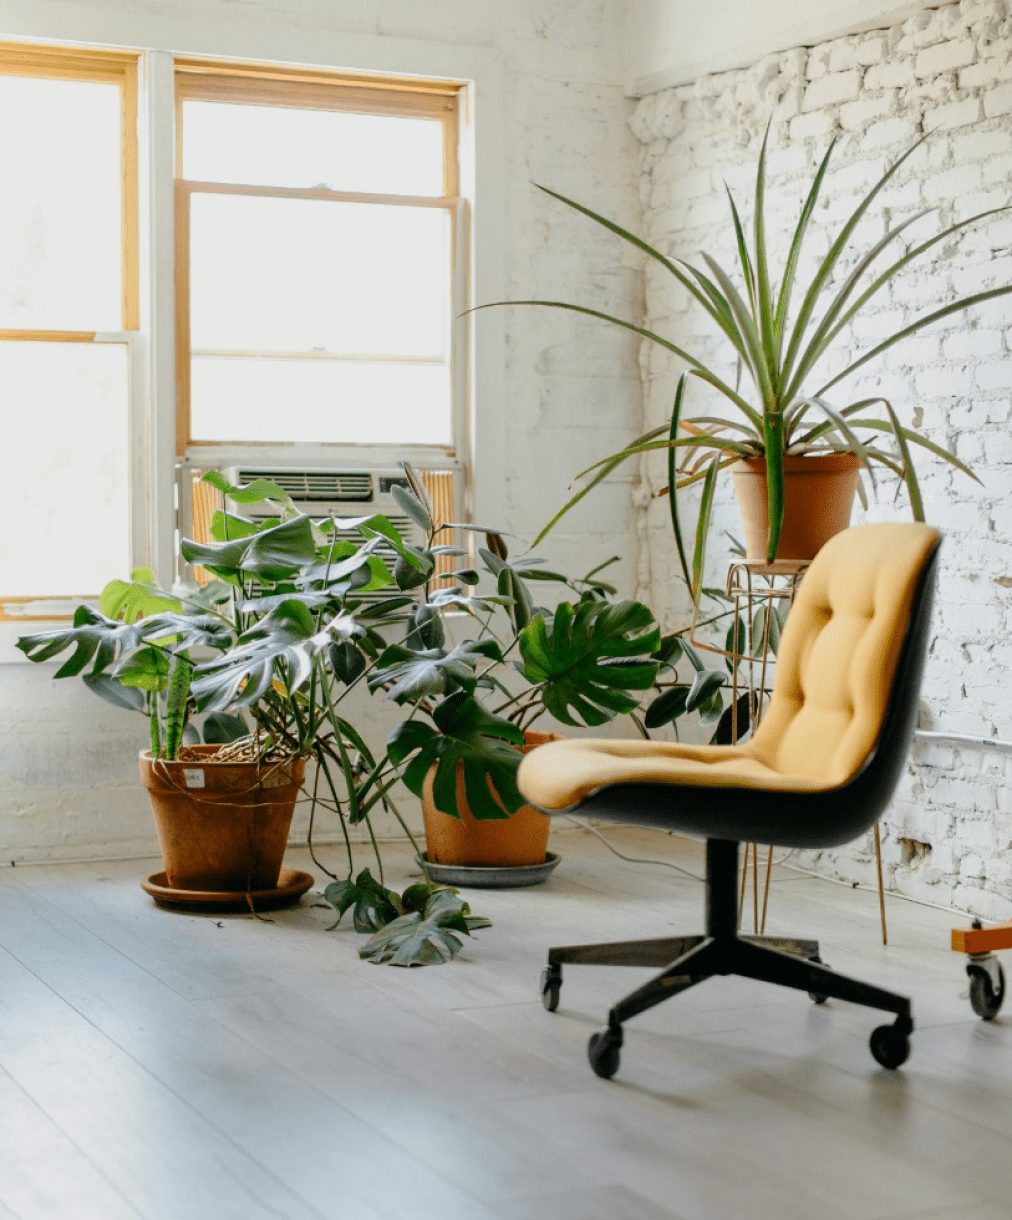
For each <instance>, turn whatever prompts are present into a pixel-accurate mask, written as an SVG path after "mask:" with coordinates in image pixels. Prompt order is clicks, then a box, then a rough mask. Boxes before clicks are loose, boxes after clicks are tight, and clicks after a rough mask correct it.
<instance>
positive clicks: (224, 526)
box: [211, 510, 257, 542]
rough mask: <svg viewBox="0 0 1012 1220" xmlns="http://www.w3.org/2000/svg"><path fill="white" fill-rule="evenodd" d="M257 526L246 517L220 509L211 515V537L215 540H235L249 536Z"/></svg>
mask: <svg viewBox="0 0 1012 1220" xmlns="http://www.w3.org/2000/svg"><path fill="white" fill-rule="evenodd" d="M256 532H257V527H256V525H255V524H254V523H253V522H252V521H247V519H246V518H245V517H237V516H235V514H234V513H226V512H222V511H221V510H218V511H217V512H215V513H213V514H212V516H211V537H212V538H213V539H214V540H215V542H234V541H235V539H236V538H249V537H250V535H251V534H255V533H256Z"/></svg>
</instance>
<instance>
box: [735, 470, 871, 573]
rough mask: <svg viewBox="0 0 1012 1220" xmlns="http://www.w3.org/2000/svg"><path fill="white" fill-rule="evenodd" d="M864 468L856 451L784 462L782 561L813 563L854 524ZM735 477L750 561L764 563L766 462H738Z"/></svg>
mask: <svg viewBox="0 0 1012 1220" xmlns="http://www.w3.org/2000/svg"><path fill="white" fill-rule="evenodd" d="M860 468H861V463H860V462H859V461H858V459H857V457H856V456H855V455H854V454H853V453H828V454H821V455H819V456H818V457H785V458H784V484H785V488H784V525H783V530H782V532H781V534H780V542H779V545H778V547H777V555H776V557H777V559H814V558H815V556H816V555H817V554H818V553H819V551H820V550H821V549H822V547H823V546H824V545H825V543H827V542H828V541H829V540H830V538H832V537H833V535H834V534H839V533H840V532H841V530H845V529H846V528H847V526H848V525H850V512H851V509H852V508H853V505H854V493H855V492H856V490H857V477H858V471H859V470H860ZM731 474H732V475H733V476H734V489H735V492H736V493H737V495H738V507H739V509H740V510H741V521H742V528H743V529H744V531H745V550H746V558H747V559H749V560H750V561H751V562H756V563H762V562H765V559H766V538H767V535H768V533H769V501H768V498H767V490H766V459H765V458H748V459H747V460H745V461H741V462H735V464H734V465H733V466H732V467H731Z"/></svg>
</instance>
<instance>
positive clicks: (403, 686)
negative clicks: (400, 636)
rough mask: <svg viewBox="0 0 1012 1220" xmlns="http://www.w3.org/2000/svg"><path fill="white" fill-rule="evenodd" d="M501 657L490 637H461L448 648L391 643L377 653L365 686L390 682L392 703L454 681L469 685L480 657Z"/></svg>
mask: <svg viewBox="0 0 1012 1220" xmlns="http://www.w3.org/2000/svg"><path fill="white" fill-rule="evenodd" d="M502 659H503V658H502V650H501V649H500V648H499V645H498V644H497V643H496V641H495V640H492V639H483V640H465V641H464V643H462V644H458V645H457V646H456V647H455V648H453V649H452V650H451V651H450V652H446V651H444V650H443V649H442V648H417V649H410V648H405V647H404V646H403V645H402V644H392V645H391V646H390V647H389V648H387V649H386V650H385V651H384V652H383V653H382V654H381V656H380V658H379V662H378V663H377V666H376V669H375V670H373V672H372V674H371V675H370V676H369V687H370V689H371V690H376V689H378V688H379V687H381V686H385V685H387V684H388V683H390V682H393V683H394V686H393V687H392V688H391V689H390V690H389V691H388V692H387V695H388V697H389V698H390V699H393V700H394V702H395V703H404V702H406V701H408V700H414V699H422V698H424V697H425V696H426V695H444V694H446V692H447V691H448V690H453V688H454V686H455V685H459V686H465V687H466V686H473V684H474V670H475V666H476V665H478V664H480V662H481V661H483V660H486V661H487V660H491V661H501V660H502Z"/></svg>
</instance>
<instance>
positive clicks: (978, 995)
mask: <svg viewBox="0 0 1012 1220" xmlns="http://www.w3.org/2000/svg"><path fill="white" fill-rule="evenodd" d="M966 973H967V974H968V975H969V976H970V1007H971V1008H972V1009H973V1011H974V1012H975V1013H976V1014H977V1016H978V1017H982V1018H983V1019H984V1020H985V1021H993V1020H994V1019H995V1017H996V1016H997V1015H998V1013H999V1012H1000V1011H1001V1006H1002V1004H1004V1002H1005V971H1004V970H1002V968H1001V966H1000V965H999V966H998V990H997V991H995V989H994V984H993V983H992V982H991V975H990V974H989V973H988V972H987V970H985V969H984V968H983V967H982V966H967V968H966Z"/></svg>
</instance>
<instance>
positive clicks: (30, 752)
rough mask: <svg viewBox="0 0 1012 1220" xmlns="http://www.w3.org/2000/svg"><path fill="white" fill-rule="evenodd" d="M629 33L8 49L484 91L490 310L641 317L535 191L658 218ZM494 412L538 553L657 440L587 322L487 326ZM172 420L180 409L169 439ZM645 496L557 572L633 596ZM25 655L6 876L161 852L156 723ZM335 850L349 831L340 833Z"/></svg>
mask: <svg viewBox="0 0 1012 1220" xmlns="http://www.w3.org/2000/svg"><path fill="white" fill-rule="evenodd" d="M622 16H623V11H622V5H621V3H620V0H572V2H569V3H558V2H557V0H556V2H553V0H433V2H427V3H425V4H418V3H415V2H413V0H285V2H284V3H280V2H279V3H271V2H269V0H253V2H242V3H239V2H236V0H182V2H178V3H173V4H171V5H166V4H163V3H160V2H159V0H104V2H103V0H95V2H86V3H81V2H78V0H0V38H4V37H6V38H12V37H13V38H22V39H29V40H30V39H42V40H45V39H50V40H60V41H68V42H85V43H94V44H98V45H109V46H128V47H137V48H145V49H156V50H160V51H174V52H180V53H188V54H201V55H218V56H223V57H229V58H249V59H254V60H274V61H283V62H290V63H308V64H314V65H318V66H323V67H335V68H351V69H371V70H374V71H381V72H384V71H386V72H407V73H412V72H413V73H417V74H422V75H437V76H447V77H452V78H456V79H467V80H474V81H475V82H476V91H475V95H476V113H475V116H474V119H475V127H476V132H477V150H476V152H477V155H476V176H477V188H476V198H475V211H474V224H475V239H476V249H475V262H476V280H475V299H476V301H477V302H479V303H480V302H483V301H492V300H500V299H503V298H520V297H530V296H536V295H546V296H555V297H559V298H562V299H573V300H583V301H587V302H589V303H591V304H596V305H598V306H601V307H604V308H607V309H611V310H614V311H616V312H622V313H624V314H627V315H628V314H632V315H634V316H635V315H636V314H637V312H638V311H639V310H640V308H641V273H640V270H639V267H638V264H637V263H636V262H635V260H630V259H629V258H628V256H627V255H626V254H625V252H624V251H622V250H621V249H620V248H619V247H618V246H617V245H616V244H615V243H612V242H609V241H607V240H604V239H603V238H602V237H601V236H599V235H597V234H595V233H593V232H589V231H588V227H587V225H586V223H585V222H584V223H581V222H580V221H579V219H578V218H577V217H575V216H573V215H571V214H569V213H567V212H566V210H565V209H563V208H562V207H560V206H559V205H558V204H556V203H554V202H552V201H551V200H549V199H547V198H546V197H545V196H543V195H542V194H541V193H540V192H538V191H536V190H535V189H534V188H533V187H532V186H531V185H530V183H531V180H532V179H533V180H536V181H539V182H544V183H546V184H547V185H550V186H553V187H555V188H557V189H559V190H561V191H563V192H564V193H567V194H571V195H574V196H576V197H578V198H580V199H581V200H584V201H586V202H587V203H589V204H590V205H591V206H593V207H596V208H599V209H600V210H602V211H606V212H610V213H614V214H616V215H623V216H629V215H635V214H636V213H637V212H638V194H637V165H636V147H635V141H634V140H633V139H632V138H631V136H630V134H629V131H628V127H627V123H626V120H627V118H628V116H629V114H630V112H631V103H629V102H627V101H626V99H625V97H624V92H623V88H622V83H621V81H622V66H621V56H620V48H621V25H622ZM474 406H475V428H476V437H477V462H476V474H477V506H476V511H477V514H478V517H479V519H482V520H485V519H487V520H488V521H489V522H490V523H492V524H500V523H501V524H502V525H504V526H505V527H506V528H507V529H509V530H512V531H513V532H514V533H515V535H516V537H517V544H518V545H520V544H521V543H522V542H524V541H525V540H529V539H530V538H531V537H532V536H533V535H534V534H535V533H536V532H537V530H538V529H539V528H540V526H541V525H542V524H543V523H544V522H545V520H546V519H547V518H548V516H549V515H550V514H551V512H552V511H553V510H554V509H555V508H557V507H558V505H559V504H560V503H561V502H562V501H563V499H564V498H565V495H566V485H567V483H568V481H569V479H570V478H571V477H572V475H573V474H574V473H575V472H576V471H577V470H578V469H580V468H581V467H582V466H584V465H586V464H587V463H588V462H590V461H591V460H593V459H594V458H596V457H598V456H601V455H602V454H603V453H607V452H608V451H610V450H611V449H613V448H615V447H617V446H618V445H619V444H620V443H621V442H622V441H624V440H625V439H626V438H627V437H628V436H629V435H633V434H635V433H636V431H637V430H638V427H639V412H640V406H641V391H640V385H639V376H638V367H637V359H636V351H635V348H634V346H633V345H632V344H631V343H629V342H627V341H625V340H623V339H622V338H621V337H616V336H614V335H611V334H610V333H602V330H601V329H600V328H594V327H592V326H590V325H589V324H588V325H581V324H580V323H579V322H577V321H574V319H573V318H571V317H569V316H566V317H565V318H559V317H556V316H554V315H550V314H548V313H546V312H544V311H534V310H523V309H518V308H514V309H511V310H508V311H507V310H499V311H486V312H484V313H481V314H479V315H478V318H477V321H476V394H475V404H474ZM166 410H167V404H166V402H165V399H164V397H162V398H161V399H160V400H159V419H160V420H161V421H162V423H163V424H164V420H165V418H166V415H165V412H166ZM629 478H630V476H628V475H627V476H626V477H625V481H622V480H616V481H615V482H614V483H613V484H612V485H611V486H610V487H607V488H602V489H601V491H602V494H600V495H599V496H598V497H597V498H596V500H595V502H594V503H593V504H592V505H590V506H589V507H588V509H587V510H586V511H585V512H582V513H579V514H574V515H573V517H572V519H571V521H570V522H569V523H568V524H567V526H566V528H565V529H562V530H560V531H558V533H557V534H556V535H555V536H553V539H552V540H551V544H550V545H548V546H546V547H545V548H543V549H542V553H543V554H544V555H545V557H546V559H548V560H549V561H550V562H552V564H553V566H554V565H560V566H561V565H565V568H566V570H572V571H574V572H578V571H579V570H581V569H583V570H585V569H586V568H587V567H590V566H591V565H592V564H593V563H595V562H597V561H598V560H600V559H603V558H606V557H607V556H609V555H611V554H614V553H619V554H621V555H622V556H623V560H624V563H623V569H622V575H621V577H620V579H621V580H622V581H623V582H624V583H625V584H626V586H627V587H628V591H630V592H631V583H632V574H633V573H634V572H635V570H636V566H637V556H636V554H635V553H634V552H635V534H634V532H633V510H632V505H631V499H630V487H629ZM108 575H109V576H113V575H122V574H119V573H109V574H108ZM12 634H13V633H12V632H10V631H9V630H6V632H5V634H4V635H3V637H2V638H0V860H7V859H17V860H36V859H69V858H75V857H88V856H92V857H98V856H108V855H127V854H132V853H136V852H138V851H142V850H143V851H149V850H153V849H154V835H153V832H152V830H151V829H150V823H149V815H148V814H147V810H146V806H145V800H144V796H143V793H142V791H141V790H140V788H139V785H137V782H136V769H137V762H136V755H137V751H138V749H139V748H141V747H142V746H143V745H144V741H143V732H144V728H145V722H144V721H142V720H141V719H140V718H137V719H134V718H133V717H131V716H130V715H129V714H128V713H125V712H124V713H118V712H117V711H115V710H114V709H112V708H108V707H106V706H105V705H103V704H101V703H100V702H99V701H98V700H96V699H94V698H93V697H91V696H89V695H88V693H87V692H86V691H85V690H84V689H83V688H82V687H81V686H80V684H79V683H74V682H62V683H60V684H59V685H55V686H54V684H53V683H52V682H51V681H50V675H51V673H52V667H51V666H40V667H35V666H29V665H27V664H26V663H21V664H18V663H17V661H18V658H19V656H20V654H17V653H13V652H12V651H11V636H12ZM5 661H6V662H7V663H3V662H5ZM363 717H364V719H363V720H362V721H361V723H362V725H363V726H364V728H365V729H366V730H367V731H370V732H372V733H373V734H374V735H375V736H377V737H379V738H380V739H381V738H382V737H385V734H386V725H385V723H384V717H383V716H381V715H377V713H376V710H375V709H374V708H367V709H365V710H364V711H363ZM386 719H389V718H388V717H387V718H386ZM322 830H323V833H324V834H326V833H327V832H328V830H331V831H332V830H333V826H332V825H331V826H329V827H328V825H327V822H326V819H325V820H324V823H323V827H322ZM380 830H381V831H382V832H384V833H385V832H393V831H395V830H396V827H395V825H393V824H389V825H387V824H383V825H382V826H381V827H380Z"/></svg>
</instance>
